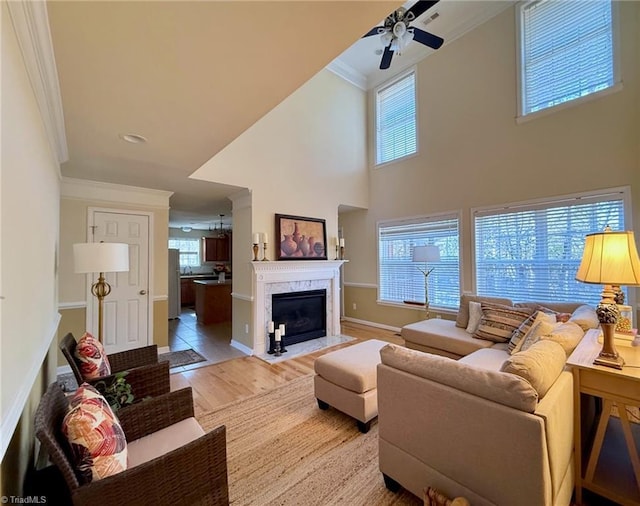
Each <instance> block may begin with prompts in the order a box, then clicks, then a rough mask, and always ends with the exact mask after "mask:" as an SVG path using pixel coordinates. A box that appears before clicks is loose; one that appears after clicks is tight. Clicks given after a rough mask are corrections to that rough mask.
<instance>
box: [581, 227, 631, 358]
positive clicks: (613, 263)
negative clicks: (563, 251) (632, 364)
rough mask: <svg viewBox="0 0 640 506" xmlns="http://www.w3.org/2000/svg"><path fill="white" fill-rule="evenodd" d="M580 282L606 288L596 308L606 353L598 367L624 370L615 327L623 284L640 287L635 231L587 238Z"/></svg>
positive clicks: (608, 231)
mask: <svg viewBox="0 0 640 506" xmlns="http://www.w3.org/2000/svg"><path fill="white" fill-rule="evenodd" d="M576 279H577V280H578V281H582V282H583V283H594V284H598V285H604V287H603V289H602V294H601V300H600V303H599V304H598V306H597V307H596V313H597V314H598V320H599V321H600V327H602V351H601V352H600V354H599V355H598V357H597V358H596V359H595V360H594V362H593V363H594V364H597V365H604V366H607V367H615V368H616V369H622V366H623V364H624V360H623V359H622V357H621V356H620V355H618V351H617V350H616V346H615V339H614V338H615V327H616V322H617V321H618V316H619V314H620V310H619V308H618V305H617V304H616V291H617V290H619V285H635V286H638V285H640V259H639V258H638V250H637V249H636V243H635V240H634V237H633V232H611V229H609V227H607V229H605V231H604V232H599V233H597V234H589V235H587V236H586V239H585V244H584V252H583V253H582V262H581V263H580V267H579V268H578V272H577V273H576Z"/></svg>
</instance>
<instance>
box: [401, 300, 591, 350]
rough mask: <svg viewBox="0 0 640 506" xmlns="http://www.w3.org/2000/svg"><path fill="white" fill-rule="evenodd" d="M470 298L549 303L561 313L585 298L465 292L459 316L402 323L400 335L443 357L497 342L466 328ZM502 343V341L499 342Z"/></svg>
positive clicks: (524, 305)
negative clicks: (542, 298) (513, 297)
mask: <svg viewBox="0 0 640 506" xmlns="http://www.w3.org/2000/svg"><path fill="white" fill-rule="evenodd" d="M469 302H490V303H495V304H503V305H506V306H514V307H521V308H531V309H535V308H537V307H539V306H542V307H546V308H549V309H552V310H554V311H557V312H559V313H573V312H574V311H575V310H576V309H577V308H578V307H580V306H581V305H583V304H584V303H582V302H560V303H558V302H517V303H515V304H514V303H513V302H512V301H511V300H510V299H506V298H498V297H478V296H474V295H463V296H462V297H461V298H460V311H459V313H458V317H457V318H456V320H455V321H454V320H444V319H441V318H431V319H429V320H423V321H420V322H416V323H411V324H409V325H406V326H404V327H402V330H401V335H402V338H403V339H404V340H405V346H406V347H407V348H411V349H412V350H419V351H424V352H427V353H434V354H436V355H442V356H444V357H450V358H455V359H459V358H462V357H464V356H467V355H469V354H470V353H473V352H474V351H477V350H482V349H485V348H491V347H494V346H495V343H494V342H492V341H487V340H483V339H476V338H474V337H473V334H471V333H469V332H467V331H466V327H467V324H468V323H469V306H468V304H469ZM498 347H501V345H498Z"/></svg>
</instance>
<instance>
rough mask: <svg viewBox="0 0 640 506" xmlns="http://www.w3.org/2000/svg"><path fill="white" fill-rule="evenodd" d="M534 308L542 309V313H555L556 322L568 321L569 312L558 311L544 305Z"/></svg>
mask: <svg viewBox="0 0 640 506" xmlns="http://www.w3.org/2000/svg"><path fill="white" fill-rule="evenodd" d="M536 309H537V310H538V311H542V312H543V313H547V314H552V315H555V317H556V321H557V322H562V323H564V322H566V321H568V320H569V318H571V313H559V312H558V311H556V310H555V309H550V308H548V307H545V306H540V305H538V307H537V308H536Z"/></svg>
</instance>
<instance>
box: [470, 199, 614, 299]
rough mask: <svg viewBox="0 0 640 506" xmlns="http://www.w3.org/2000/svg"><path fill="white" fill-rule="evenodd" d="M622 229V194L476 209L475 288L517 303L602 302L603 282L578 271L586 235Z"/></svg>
mask: <svg viewBox="0 0 640 506" xmlns="http://www.w3.org/2000/svg"><path fill="white" fill-rule="evenodd" d="M606 225H609V226H610V227H611V229H612V230H624V200H623V195H622V194H621V193H620V194H608V195H600V196H597V195H596V196H590V197H580V198H575V199H570V200H569V201H567V200H563V201H557V202H553V201H550V202H547V203H544V204H537V205H535V206H519V207H516V208H515V209H509V208H506V209H501V210H498V211H495V210H494V211H484V212H476V214H475V242H476V251H475V266H476V290H477V293H478V294H480V295H490V296H491V295H493V296H503V297H508V298H510V299H512V300H513V301H526V300H537V301H557V302H561V301H568V300H571V301H573V300H579V301H584V302H585V303H589V304H592V305H596V304H597V303H598V302H599V301H600V292H601V291H602V286H600V285H591V284H586V283H581V282H579V281H576V280H575V275H576V272H577V270H578V266H579V265H580V261H581V259H582V251H583V248H584V240H585V235H586V234H590V233H594V232H601V231H603V230H604V228H605V226H606Z"/></svg>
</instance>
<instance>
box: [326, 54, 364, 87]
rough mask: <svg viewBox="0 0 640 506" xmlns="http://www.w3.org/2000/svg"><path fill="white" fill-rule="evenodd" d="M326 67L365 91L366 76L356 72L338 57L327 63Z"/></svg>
mask: <svg viewBox="0 0 640 506" xmlns="http://www.w3.org/2000/svg"><path fill="white" fill-rule="evenodd" d="M326 68H327V70H330V71H331V72H333V73H334V74H336V75H337V76H338V77H341V78H342V79H344V80H345V81H347V82H349V83H351V84H353V85H354V86H357V87H358V88H360V89H361V90H364V91H367V76H365V75H363V74H361V73H360V72H358V71H357V70H356V69H354V68H353V67H352V66H351V65H347V64H346V63H344V62H343V61H342V60H341V59H340V58H339V57H338V58H336V59H335V60H333V61H332V62H331V63H330V64H329V65H327V67H326Z"/></svg>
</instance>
